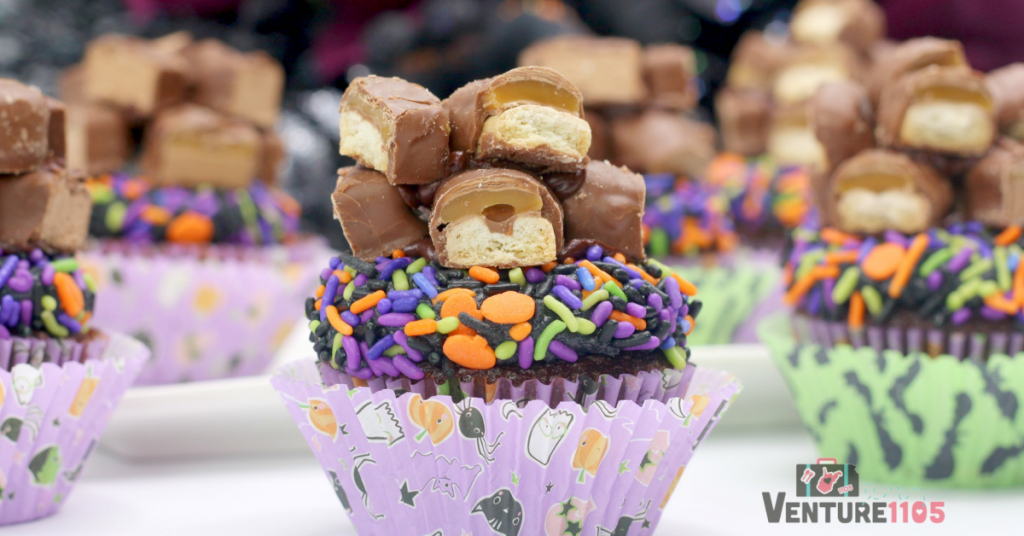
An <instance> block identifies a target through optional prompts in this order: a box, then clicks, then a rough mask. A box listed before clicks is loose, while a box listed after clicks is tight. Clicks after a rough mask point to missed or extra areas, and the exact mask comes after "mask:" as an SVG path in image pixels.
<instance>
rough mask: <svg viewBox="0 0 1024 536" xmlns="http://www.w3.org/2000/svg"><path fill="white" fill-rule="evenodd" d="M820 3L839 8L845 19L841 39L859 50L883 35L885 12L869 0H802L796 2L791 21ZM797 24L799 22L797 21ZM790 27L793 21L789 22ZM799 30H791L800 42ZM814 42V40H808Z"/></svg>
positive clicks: (864, 49) (868, 46)
mask: <svg viewBox="0 0 1024 536" xmlns="http://www.w3.org/2000/svg"><path fill="white" fill-rule="evenodd" d="M821 4H831V5H833V6H837V7H839V8H841V9H842V10H843V12H844V14H845V17H846V18H845V21H844V24H843V26H842V29H841V30H840V31H839V35H838V36H836V37H837V38H838V40H839V41H842V42H844V43H846V44H848V45H850V46H852V47H854V48H856V49H857V50H859V51H861V52H867V51H868V50H870V48H871V45H873V44H874V43H875V42H877V41H878V40H879V39H881V38H882V37H884V36H885V30H886V21H885V12H884V11H883V10H882V8H881V6H879V5H878V4H876V3H875V2H873V1H871V0H804V1H803V2H800V3H799V4H797V7H796V9H795V10H794V11H793V21H796V20H797V18H798V17H800V16H801V15H802V14H804V13H806V12H807V10H808V9H810V8H813V7H814V6H817V5H821ZM797 24H799V23H797ZM790 25H791V28H792V25H793V23H792V22H791V23H790ZM800 37H801V36H800V35H799V32H793V38H794V40H795V41H797V42H800V41H801V39H800ZM808 42H810V43H815V41H808Z"/></svg>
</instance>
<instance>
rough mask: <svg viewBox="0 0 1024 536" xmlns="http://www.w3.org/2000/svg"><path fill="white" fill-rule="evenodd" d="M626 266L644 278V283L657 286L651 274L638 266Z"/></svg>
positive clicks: (655, 279)
mask: <svg viewBox="0 0 1024 536" xmlns="http://www.w3.org/2000/svg"><path fill="white" fill-rule="evenodd" d="M626 266H628V267H630V268H632V269H634V270H636V271H637V272H640V277H642V278H644V281H647V282H648V283H650V284H652V285H657V284H658V280H657V278H655V277H654V276H652V275H651V274H649V273H647V272H646V271H644V269H643V268H641V267H639V266H637V265H635V264H627V265H626ZM584 297H586V296H584Z"/></svg>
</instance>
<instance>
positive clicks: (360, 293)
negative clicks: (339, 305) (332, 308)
mask: <svg viewBox="0 0 1024 536" xmlns="http://www.w3.org/2000/svg"><path fill="white" fill-rule="evenodd" d="M369 295H370V290H369V289H367V288H366V287H365V286H364V287H356V288H355V289H353V290H352V301H356V300H358V299H360V298H365V297H366V296H369Z"/></svg>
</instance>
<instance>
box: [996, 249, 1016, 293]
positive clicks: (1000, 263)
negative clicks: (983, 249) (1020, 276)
mask: <svg viewBox="0 0 1024 536" xmlns="http://www.w3.org/2000/svg"><path fill="white" fill-rule="evenodd" d="M992 256H993V257H995V264H996V281H998V282H999V288H1000V289H1002V290H1003V292H1006V291H1008V290H1010V289H1011V288H1013V276H1012V275H1010V268H1009V267H1008V266H1007V265H1006V263H1007V256H1008V255H1007V251H1006V248H1005V247H1003V246H996V248H995V249H994V250H992Z"/></svg>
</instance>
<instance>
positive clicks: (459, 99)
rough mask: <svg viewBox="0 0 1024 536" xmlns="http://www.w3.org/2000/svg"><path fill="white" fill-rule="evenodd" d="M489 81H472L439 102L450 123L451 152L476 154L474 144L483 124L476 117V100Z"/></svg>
mask: <svg viewBox="0 0 1024 536" xmlns="http://www.w3.org/2000/svg"><path fill="white" fill-rule="evenodd" d="M491 80H492V79H491V78H484V79H482V80H474V81H472V82H470V83H468V84H466V85H464V86H462V87H460V88H459V89H456V90H455V92H454V93H452V94H451V96H450V97H448V98H447V99H445V100H444V101H442V102H441V106H443V107H444V110H445V111H446V112H448V120H449V121H450V122H451V136H450V137H449V139H448V141H449V144H450V146H451V150H452V151H461V152H462V153H463V154H472V153H475V152H476V144H477V141H478V140H479V139H480V129H481V128H482V127H483V122H484V120H483V119H482V118H480V117H478V114H479V113H480V112H479V110H477V98H478V97H479V96H480V93H481V92H482V91H483V90H484V89H485V88H486V87H487V86H488V84H490V83H491Z"/></svg>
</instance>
